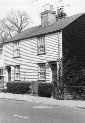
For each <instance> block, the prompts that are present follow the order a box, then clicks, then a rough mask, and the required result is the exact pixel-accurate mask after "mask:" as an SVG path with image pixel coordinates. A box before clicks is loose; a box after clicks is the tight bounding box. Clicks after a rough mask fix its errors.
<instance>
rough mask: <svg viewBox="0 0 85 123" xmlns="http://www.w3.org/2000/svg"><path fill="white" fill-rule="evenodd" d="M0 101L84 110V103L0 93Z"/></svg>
mask: <svg viewBox="0 0 85 123" xmlns="http://www.w3.org/2000/svg"><path fill="white" fill-rule="evenodd" d="M0 99H8V100H16V101H26V102H35V103H41V104H45V105H52V106H66V107H75V108H82V109H85V101H79V100H78V101H77V100H56V99H53V98H46V97H38V96H32V95H27V94H24V95H22V94H11V93H3V92H1V93H0Z"/></svg>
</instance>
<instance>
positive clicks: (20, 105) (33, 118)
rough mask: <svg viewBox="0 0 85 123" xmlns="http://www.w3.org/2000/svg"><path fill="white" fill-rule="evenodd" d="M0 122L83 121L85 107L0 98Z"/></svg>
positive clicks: (50, 122)
mask: <svg viewBox="0 0 85 123" xmlns="http://www.w3.org/2000/svg"><path fill="white" fill-rule="evenodd" d="M0 123H85V109H80V108H69V107H60V106H51V105H43V104H36V103H33V102H32V103H31V102H24V101H14V100H6V99H0Z"/></svg>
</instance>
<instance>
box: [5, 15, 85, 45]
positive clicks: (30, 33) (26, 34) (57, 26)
mask: <svg viewBox="0 0 85 123" xmlns="http://www.w3.org/2000/svg"><path fill="white" fill-rule="evenodd" d="M83 14H85V13H81V14H77V15H73V16H70V17H66V18H62V19H59V20H58V21H55V22H54V23H53V24H51V25H49V26H46V27H41V26H36V27H32V28H28V29H26V30H24V31H23V32H21V33H19V34H17V35H16V36H14V37H13V38H11V39H10V40H8V41H7V42H10V41H17V40H23V39H27V38H31V37H35V36H38V35H41V34H48V33H51V32H55V31H58V30H62V29H64V28H65V27H67V26H68V25H69V24H71V23H72V22H74V21H75V20H76V19H77V18H79V17H81V16H82V15H83ZM7 42H6V43H7Z"/></svg>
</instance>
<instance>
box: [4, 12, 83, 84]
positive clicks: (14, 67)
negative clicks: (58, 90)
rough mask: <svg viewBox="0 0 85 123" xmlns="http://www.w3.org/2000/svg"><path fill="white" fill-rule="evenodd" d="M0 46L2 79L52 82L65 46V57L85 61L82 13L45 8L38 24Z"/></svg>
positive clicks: (55, 77)
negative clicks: (68, 15) (2, 59)
mask: <svg viewBox="0 0 85 123" xmlns="http://www.w3.org/2000/svg"><path fill="white" fill-rule="evenodd" d="M3 49H4V81H5V82H9V81H16V80H20V81H38V80H39V81H42V82H48V83H49V82H50V83H51V82H52V81H54V80H56V79H57V72H58V65H59V59H60V58H62V56H63V54H64V51H65V50H66V49H69V51H70V53H69V55H68V58H70V57H73V56H74V55H77V56H78V60H79V62H78V64H80V63H81V64H83V65H84V64H85V14H84V13H81V14H77V15H74V16H71V17H66V16H65V14H64V16H62V17H61V16H60V17H58V16H56V12H55V11H52V10H45V11H44V12H42V13H41V25H40V26H36V27H32V28H29V29H26V30H25V31H23V32H21V33H20V34H18V35H16V36H14V37H13V38H11V39H10V40H9V41H7V42H5V43H4V46H3ZM81 60H82V61H81ZM84 66H85V65H84ZM55 68H56V69H55Z"/></svg>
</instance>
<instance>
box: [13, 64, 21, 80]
mask: <svg viewBox="0 0 85 123" xmlns="http://www.w3.org/2000/svg"><path fill="white" fill-rule="evenodd" d="M17 67H19V69H18V68H17ZM16 68H17V69H16ZM16 75H19V78H18V79H16ZM14 80H15V81H16V80H20V65H15V66H14Z"/></svg>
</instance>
